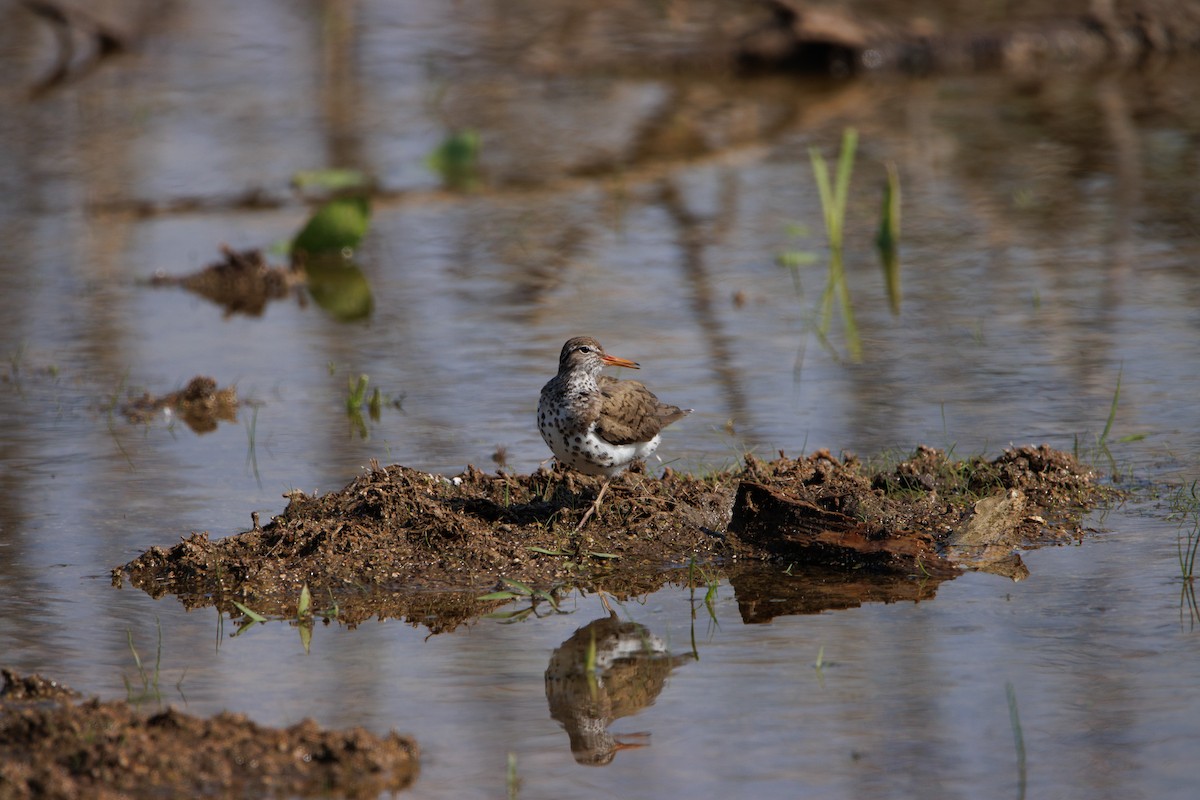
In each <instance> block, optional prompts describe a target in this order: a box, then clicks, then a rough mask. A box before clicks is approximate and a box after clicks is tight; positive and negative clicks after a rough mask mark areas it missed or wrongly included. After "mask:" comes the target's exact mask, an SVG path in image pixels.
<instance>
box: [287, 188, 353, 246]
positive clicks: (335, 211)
mask: <svg viewBox="0 0 1200 800" xmlns="http://www.w3.org/2000/svg"><path fill="white" fill-rule="evenodd" d="M370 219H371V201H370V199H368V198H367V197H364V196H356V197H339V198H337V199H335V200H330V201H329V202H328V203H326V204H325V205H323V206H321V207H320V208H319V209H317V213H315V214H313V215H312V217H311V218H310V219H309V220H308V224H307V225H305V226H304V228H303V230H301V231H300V233H299V234H297V235H296V238H295V239H294V240H293V241H292V254H293V256H294V255H296V254H297V253H304V254H307V255H312V254H316V253H336V252H341V251H343V250H347V249H349V250H353V249H354V248H355V247H358V243H359V242H360V241H362V238H363V236H365V235H366V233H367V225H368V224H369V222H370Z"/></svg>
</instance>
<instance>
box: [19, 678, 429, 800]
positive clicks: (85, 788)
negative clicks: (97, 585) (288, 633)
mask: <svg viewBox="0 0 1200 800" xmlns="http://www.w3.org/2000/svg"><path fill="white" fill-rule="evenodd" d="M3 675H4V686H3V687H2V688H0V798H4V800H24V799H25V798H48V799H50V800H53V799H55V798H77V797H91V798H100V799H101V800H105V799H107V798H126V797H311V796H318V795H319V796H322V797H329V796H336V797H378V796H379V795H380V794H381V793H383V792H395V791H398V790H400V789H403V788H405V787H406V786H408V785H410V784H411V783H412V781H413V779H414V778H415V777H416V773H417V746H416V744H415V743H414V742H413V741H412V740H411V739H408V738H405V737H402V736H400V735H398V734H396V733H394V732H392V733H389V734H388V735H387V736H383V737H379V736H376V735H374V734H372V733H370V732H368V731H366V730H363V729H362V728H350V729H348V730H343V731H326V730H322V729H321V728H320V727H318V726H317V724H316V723H314V722H312V721H309V720H305V721H303V722H300V723H298V724H296V725H292V726H291V727H288V728H283V729H278V728H266V727H263V726H261V725H256V724H255V723H253V722H250V721H249V720H247V719H246V718H245V717H242V716H240V715H237V714H218V715H217V716H215V717H213V718H211V719H199V718H197V717H193V716H190V715H188V714H184V713H181V712H179V711H176V710H174V709H167V710H165V711H159V712H158V713H154V714H143V713H141V712H140V711H138V710H137V709H136V708H134V707H133V706H131V705H130V704H129V703H125V702H109V703H102V702H100V701H99V700H97V699H95V698H92V699H88V700H85V701H83V702H75V700H74V699H73V698H75V697H76V694H75V692H72V691H71V690H70V689H68V688H66V687H63V686H60V685H58V684H55V683H53V682H52V681H47V680H45V679H44V678H41V677H39V676H36V675H33V676H30V677H21V676H19V675H16V674H15V673H13V672H11V671H9V670H4V672H3ZM331 787H336V792H334V793H331Z"/></svg>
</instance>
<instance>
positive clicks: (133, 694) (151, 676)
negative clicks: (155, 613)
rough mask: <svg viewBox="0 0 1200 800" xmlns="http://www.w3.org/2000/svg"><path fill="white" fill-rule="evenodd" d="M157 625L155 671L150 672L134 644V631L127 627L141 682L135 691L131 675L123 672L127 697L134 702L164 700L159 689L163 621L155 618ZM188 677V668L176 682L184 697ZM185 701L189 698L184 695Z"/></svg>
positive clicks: (158, 701) (122, 676)
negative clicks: (184, 684) (184, 680)
mask: <svg viewBox="0 0 1200 800" xmlns="http://www.w3.org/2000/svg"><path fill="white" fill-rule="evenodd" d="M154 624H155V627H156V628H157V629H158V647H157V648H156V650H155V654H154V671H153V672H149V671H148V670H147V669H146V665H145V664H143V663H142V657H141V655H140V654H139V653H138V651H137V648H136V647H134V644H133V631H132V630H129V629H128V628H126V629H125V638H126V641H128V642H129V652H130V653H132V654H133V663H134V666H136V667H137V680H138V683H140V684H141V688H140V690H137V691H135V689H134V685H133V683H132V682H131V681H130V680H129V677H128V676H126V675H124V674H122V675H121V680H122V681H124V683H125V696H126V699H127V700H128V701H129V702H130V703H133V704H137V703H140V702H142V701H143V700H150V699H153V700H154V701H155V702H156V703H161V702H162V691H161V690H160V689H159V686H158V681H159V677H160V676H161V675H162V621H161V620H159V619H157V618H156V619H155V620H154ZM186 677H187V670H186V669H185V670H184V671H183V674H182V675H180V676H179V680H178V681H177V682H176V683H175V689H176V691H178V692H179V696H180V697H183V679H184V678H186ZM184 702H187V698H186V697H184Z"/></svg>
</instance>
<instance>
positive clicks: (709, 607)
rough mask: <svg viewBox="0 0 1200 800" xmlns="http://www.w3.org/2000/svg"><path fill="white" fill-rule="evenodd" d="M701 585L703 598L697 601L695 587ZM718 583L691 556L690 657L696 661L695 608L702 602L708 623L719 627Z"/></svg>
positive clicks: (697, 655) (689, 563)
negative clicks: (706, 612)
mask: <svg viewBox="0 0 1200 800" xmlns="http://www.w3.org/2000/svg"><path fill="white" fill-rule="evenodd" d="M701 585H703V586H705V587H706V590H705V592H704V598H703V600H700V601H697V600H696V588H697V587H698V586H701ZM720 585H721V584H720V581H718V580H717V579H716V578H713V577H710V576H709V575H708V573H706V572H705V571H704V568H703V567H701V566H700V565H699V564H698V563H697V562H696V557H695V556H692V560H691V561H689V562H688V590H689V591H690V592H691V606H692V626H691V637H692V657H693V658H695V659H696V660H697V661H699V660H700V650H699V648H698V647H697V646H696V608H697V607H698V606H699V605H700V604H701V603H703V604H704V608H705V610H706V611H708V619H709V623H710V624H711V626H713V627H719V626H720V623H719V622H718V621H717V608H716V602H717V587H719V586H720ZM710 630H711V628H710Z"/></svg>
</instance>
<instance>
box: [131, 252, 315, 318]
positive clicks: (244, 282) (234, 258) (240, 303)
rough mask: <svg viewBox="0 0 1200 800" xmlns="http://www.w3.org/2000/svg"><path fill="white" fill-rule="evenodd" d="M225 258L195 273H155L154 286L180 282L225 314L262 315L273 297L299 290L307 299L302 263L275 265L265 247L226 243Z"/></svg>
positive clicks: (151, 282)
mask: <svg viewBox="0 0 1200 800" xmlns="http://www.w3.org/2000/svg"><path fill="white" fill-rule="evenodd" d="M221 254H222V255H223V256H224V260H223V261H217V262H215V263H213V264H210V265H208V266H207V267H205V268H204V269H202V270H200V271H199V272H195V273H192V274H191V275H183V276H173V275H155V276H154V277H153V278H151V279H150V285H151V286H178V287H182V288H184V289H187V290H188V291H189V292H192V293H193V294H198V295H200V296H201V297H203V298H205V299H206V300H210V301H212V302H214V303H216V304H217V305H219V306H221V307H222V308H223V309H224V310H225V316H227V317H228V316H231V315H233V314H246V315H248V316H252V317H260V316H262V313H263V310H264V309H265V308H266V307H267V303H268V302H270V301H271V300H282V299H283V298H285V297H287V296H288V295H289V294H292V293H295V294H296V297H297V300H298V301H299V302H301V303H303V302H304V296H303V295H302V294H300V292H299V290H300V287H302V286H303V285H304V282H305V275H304V270H303V269H301V268H298V267H273V266H271V265H270V264H269V263H268V262H267V258H266V256H264V255H263V252H262V251H261V250H257V249H251V250H241V251H239V250H234V249H233V248H231V247H228V246H225V245H222V247H221Z"/></svg>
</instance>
